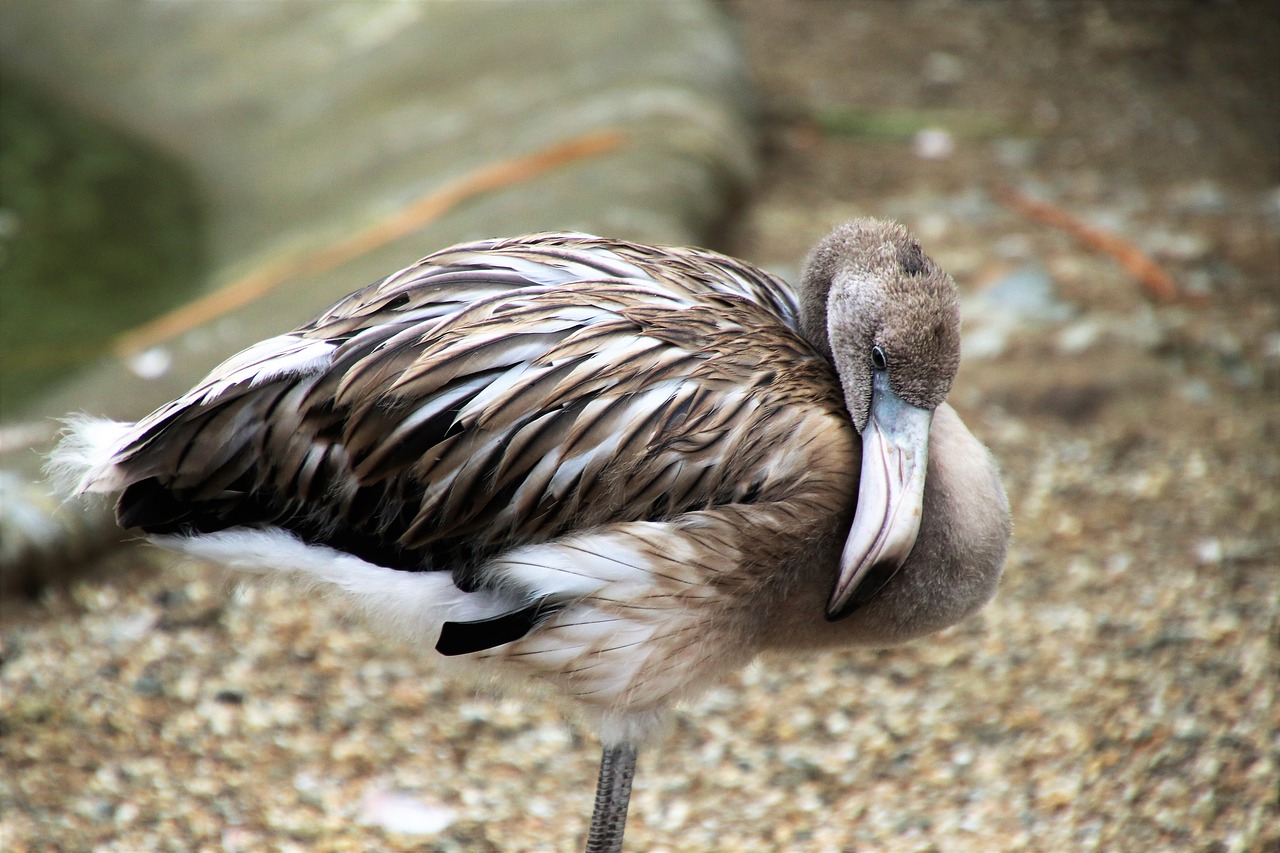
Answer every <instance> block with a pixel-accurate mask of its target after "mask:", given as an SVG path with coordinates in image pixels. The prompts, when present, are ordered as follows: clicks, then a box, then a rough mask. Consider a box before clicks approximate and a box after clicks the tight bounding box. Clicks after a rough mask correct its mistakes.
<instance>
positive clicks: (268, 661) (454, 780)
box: [0, 0, 1280, 853]
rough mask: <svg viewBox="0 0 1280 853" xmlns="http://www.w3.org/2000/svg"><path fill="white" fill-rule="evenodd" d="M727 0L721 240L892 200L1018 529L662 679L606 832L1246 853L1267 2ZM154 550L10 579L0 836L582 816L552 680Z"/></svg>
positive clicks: (46, 841)
mask: <svg viewBox="0 0 1280 853" xmlns="http://www.w3.org/2000/svg"><path fill="white" fill-rule="evenodd" d="M727 8H728V9H729V10H730V11H731V12H732V13H733V14H734V15H735V16H737V17H738V19H739V20H740V21H741V26H742V35H743V40H744V44H745V47H746V49H747V52H748V56H749V58H750V60H751V63H752V66H753V68H754V69H755V71H756V75H757V78H758V84H759V87H760V90H761V93H762V98H763V101H764V105H765V119H766V123H767V129H768V141H769V149H768V152H767V153H768V155H769V156H768V166H767V171H766V173H765V175H764V176H763V178H762V186H761V190H760V192H759V194H758V196H757V197H755V198H753V199H751V200H750V203H749V204H747V205H746V206H745V207H744V209H743V211H742V215H741V217H740V218H739V219H737V220H736V221H734V222H733V223H730V224H729V226H728V228H727V231H726V234H725V244H726V245H727V246H728V247H729V248H730V249H731V250H733V251H734V252H735V253H738V254H741V255H743V256H746V257H749V258H752V259H754V260H757V261H760V262H763V263H766V264H770V265H774V266H778V267H780V268H784V269H791V270H794V268H795V265H796V262H797V260H798V258H799V257H800V256H801V255H802V253H803V251H804V250H805V248H807V246H808V245H809V244H810V243H811V242H812V240H813V239H815V238H816V236H818V235H820V234H821V233H822V232H823V231H824V230H825V229H826V228H827V227H828V226H829V224H830V223H831V222H832V221H834V220H838V219H842V218H846V217H848V216H851V215H858V214H864V213H876V214H882V215H891V216H896V217H899V218H902V219H903V220H904V221H906V222H907V223H908V224H909V225H911V226H912V227H913V228H914V229H915V230H916V231H917V233H918V234H919V235H920V237H921V238H922V240H923V242H924V243H925V245H926V247H927V248H928V249H929V251H930V252H931V253H932V254H934V255H935V257H937V258H938V259H939V260H940V261H941V262H942V263H943V265H944V266H946V267H947V268H948V269H950V270H951V271H952V273H953V274H954V275H955V276H956V278H957V280H958V281H959V282H960V284H961V287H962V289H963V290H964V292H965V294H966V297H967V301H966V309H967V323H968V326H967V335H968V336H967V338H966V345H967V346H969V348H970V351H969V353H968V356H967V359H966V362H965V364H964V366H963V367H962V371H961V375H960V377H959V379H958V381H957V384H956V388H955V391H954V392H953V396H952V399H953V402H954V403H955V405H956V406H957V408H959V409H960V410H961V412H962V414H964V415H965V417H966V419H967V420H968V421H969V422H970V424H971V425H972V427H973V429H974V431H975V432H976V433H978V434H979V435H980V436H981V437H982V438H983V439H984V440H986V441H987V442H988V443H989V444H990V445H991V447H992V448H993V450H994V451H995V453H996V455H997V457H998V458H999V459H1000V460H1001V462H1002V464H1003V466H1004V468H1005V470H1006V481H1007V485H1008V488H1009V492H1010V497H1011V499H1012V505H1013V509H1014V513H1015V521H1016V539H1015V543H1014V547H1013V549H1012V551H1011V553H1010V557H1009V562H1008V567H1007V573H1006V577H1005V580H1004V583H1003V585H1002V587H1001V590H1000V593H999V596H998V597H997V599H996V601H995V602H994V603H993V604H992V605H991V606H989V607H988V608H987V609H986V610H985V611H984V612H983V613H982V614H981V615H980V616H978V617H976V618H974V619H971V620H970V621H968V622H966V623H965V624H963V625H961V626H958V627H957V628H954V629H952V630H950V631H948V632H945V633H944V634H942V635H941V636H940V637H938V638H936V639H934V640H932V641H930V642H927V643H921V644H918V645H914V646H911V647H907V648H902V649H895V650H887V651H880V652H863V653H856V654H855V653H846V654H838V655H826V656H821V657H817V658H814V659H810V660H804V661H799V662H795V661H786V662H781V661H764V662H762V663H760V664H758V665H755V666H753V667H752V668H750V669H749V670H747V671H746V672H745V673H743V674H742V675H741V676H739V677H736V678H733V679H731V680H730V681H728V682H727V683H726V684H724V685H723V686H721V687H718V688H716V689H715V690H713V691H712V693H710V694H709V695H708V696H707V697H706V698H704V699H703V700H701V701H699V702H698V703H696V704H694V705H693V706H691V707H690V708H688V709H686V710H685V711H684V712H683V713H682V714H681V715H680V717H679V721H678V723H677V725H676V726H675V727H674V729H673V730H672V732H671V735H670V737H669V738H668V739H667V740H666V741H665V742H664V743H663V744H662V745H661V746H659V747H657V748H655V749H653V750H651V751H650V752H648V753H646V754H643V755H642V756H641V762H640V769H639V777H638V781H637V786H636V791H635V797H634V800H633V804H632V822H631V827H630V831H629V836H628V839H629V848H630V849H635V850H664V849H665V850H744V851H745V850H759V851H772V850H881V851H934V850H937V851H968V850H973V851H989V850H1011V851H1012V850H1026V851H1064V850H1103V851H1133V850H1143V851H1183V850H1197V851H1215V853H1216V851H1264V850H1277V849H1280V812H1278V805H1277V793H1276V779H1277V778H1278V777H1280V760H1278V758H1277V755H1278V754H1280V734H1277V732H1280V708H1278V707H1277V704H1276V701H1275V691H1276V687H1275V685H1276V683H1277V681H1278V680H1280V506H1278V504H1280V495H1278V489H1277V485H1278V483H1280V452H1278V450H1277V447H1278V446H1280V279H1278V277H1277V269H1278V268H1280V266H1278V262H1280V248H1278V247H1280V190H1278V188H1277V185H1278V184H1280V162H1278V160H1280V149H1278V148H1277V140H1278V139H1280V133H1278V129H1280V120H1278V119H1277V93H1278V92H1280V88H1278V87H1277V85H1276V77H1275V75H1276V72H1275V70H1274V69H1271V68H1270V66H1269V65H1268V64H1267V62H1266V61H1265V60H1264V59H1263V57H1265V56H1267V55H1270V56H1271V57H1274V56H1275V55H1276V51H1277V46H1278V44H1280V41H1278V38H1277V31H1278V27H1277V25H1276V23H1275V20H1274V15H1273V14H1272V15H1271V16H1270V18H1271V20H1265V19H1264V18H1263V16H1262V15H1261V12H1259V11H1258V10H1260V9H1261V8H1262V6H1261V5H1248V4H1245V5H1231V6H1227V5H1211V6H1206V5H1202V4H1191V3H1186V4H1182V3H1177V4H1158V7H1157V6H1153V5H1151V4H1144V6H1143V8H1144V9H1146V10H1147V11H1146V13H1144V14H1142V15H1136V14H1128V15H1126V14H1124V13H1123V11H1115V10H1113V9H1111V7H1110V6H1109V5H1108V4H1069V6H1068V4H1062V5H1061V6H1060V5H1058V4H1028V5H1027V7H1026V8H1028V9H1030V10H1031V11H1024V10H1023V7H1022V6H1018V7H1016V8H1015V7H1014V5H1013V4H985V3H979V4H974V3H966V4H959V3H956V4H946V3H933V4H923V3H912V4H902V5H899V4H889V3H883V4H853V3H848V4H845V3H808V2H791V3H786V4H782V3H771V2H768V0H752V2H746V1H745V0H744V1H743V2H732V3H729V4H727ZM1152 9H1155V11H1156V12H1158V13H1159V14H1151V13H1150V12H1151V10H1152ZM1036 10H1039V11H1036ZM1055 10H1056V11H1055ZM1064 10H1065V11H1064ZM1255 13H1256V14H1255ZM891 106H892V107H897V108H909V109H911V110H913V111H921V110H963V111H966V113H972V114H974V115H978V116H980V117H981V118H982V121H979V122H978V123H977V127H978V130H976V131H973V132H967V133H963V134H962V133H955V134H953V135H952V137H951V138H950V142H951V143H952V145H953V148H952V150H951V151H950V153H949V154H947V155H946V156H944V157H940V158H936V159H925V158H922V157H921V156H919V153H920V152H921V151H925V153H928V152H929V151H930V150H932V152H933V153H935V154H936V153H940V151H941V150H943V149H945V148H946V145H945V144H943V143H945V142H946V141H947V140H946V139H945V138H944V139H942V140H941V141H939V139H938V138H937V137H932V141H930V138H929V137H926V138H924V139H917V138H915V136H914V131H911V130H909V131H906V132H903V131H902V130H901V129H893V128H890V129H889V130H886V129H885V128H884V127H883V126H880V127H879V129H877V130H876V131H875V132H874V133H873V134H872V135H870V136H868V135H866V132H865V124H864V125H860V127H863V128H864V129H863V130H861V131H859V133H856V134H850V133H835V132H831V131H830V130H828V131H827V132H823V131H822V130H821V127H820V124H819V122H818V121H817V120H815V118H814V117H815V116H816V115H818V116H821V117H825V118H824V119H823V120H825V121H826V122H827V127H828V128H830V127H832V126H833V124H832V122H833V121H834V120H833V119H832V118H831V115H832V114H833V113H834V114H838V113H840V111H842V110H843V111H846V112H847V111H848V110H849V109H851V108H854V107H857V108H860V109H865V108H886V107H891ZM908 118H909V119H911V120H912V121H914V120H915V119H916V118H918V114H917V115H913V116H908ZM934 123H935V122H931V121H929V122H926V125H928V124H934ZM943 123H945V122H943ZM908 126H910V122H908ZM992 127H995V128H996V129H995V130H991V129H990V128H992ZM1014 131H1016V132H1014ZM940 144H941V145H942V149H939V148H938V146H939V145H940ZM918 145H924V146H925V147H924V148H923V149H922V148H917V146H918ZM930 145H932V146H933V147H932V149H930V147H929V146H930ZM1002 183H1008V184H1012V185H1013V186H1016V187H1018V188H1020V189H1021V190H1022V191H1024V192H1026V193H1029V194H1031V195H1034V196H1035V197H1036V198H1039V199H1041V200H1044V201H1048V202H1052V203H1053V204H1054V205H1056V206H1057V207H1058V208H1060V209H1062V210H1064V211H1067V212H1069V213H1070V214H1072V215H1073V216H1075V217H1079V218H1080V219H1081V220H1083V221H1085V222H1088V223H1091V224H1092V225H1095V226H1098V227H1102V228H1105V229H1107V230H1108V231H1109V232H1110V233H1115V234H1118V235H1121V236H1123V237H1124V238H1125V240H1127V241H1128V242H1130V243H1132V244H1133V245H1134V246H1136V247H1138V248H1139V249H1140V250H1141V251H1143V252H1144V253H1145V254H1147V255H1148V256H1149V257H1152V258H1154V259H1155V260H1156V261H1158V262H1159V263H1160V264H1161V265H1162V267H1163V268H1164V269H1166V270H1167V271H1168V272H1169V273H1170V275H1171V276H1172V277H1173V279H1174V280H1175V281H1176V282H1177V283H1178V286H1179V287H1180V289H1181V290H1182V291H1183V294H1184V295H1183V297H1181V298H1180V299H1178V300H1176V301H1172V302H1162V301H1157V300H1153V299H1152V298H1151V297H1149V296H1148V295H1147V294H1146V293H1145V292H1144V291H1143V289H1142V287H1141V286H1140V285H1139V283H1138V282H1137V281H1136V279H1135V278H1134V277H1133V276H1132V275H1130V274H1129V273H1128V272H1126V271H1125V270H1124V269H1123V268H1122V267H1121V266H1120V265H1119V264H1118V263H1117V262H1116V260H1115V259H1114V258H1112V257H1110V256H1108V255H1105V254H1099V253H1096V252H1093V251H1090V250H1088V249H1086V248H1085V247H1083V246H1082V245H1081V244H1080V243H1079V242H1077V241H1076V240H1075V239H1073V238H1072V237H1070V236H1068V235H1066V234H1064V233H1062V232H1061V231H1059V230H1056V229H1053V228H1050V227H1047V226H1045V225H1043V224H1040V223H1037V222H1034V221H1032V220H1031V219H1029V218H1028V217H1027V216H1026V215H1024V214H1022V213H1018V212H1016V211H1013V210H1011V209H1009V208H1007V207H1005V206H1003V205H1001V204H1000V203H998V202H997V201H996V200H995V196H994V195H993V194H992V192H991V187H992V186H994V185H998V184H1002ZM1028 282H1031V284H1028ZM1037 287H1039V288H1040V290H1037V289H1036V288H1037ZM1001 288H1003V289H1001ZM1046 288H1047V289H1046ZM993 290H994V291H995V292H997V293H1004V294H1009V293H1015V294H1023V295H1026V293H1027V292H1031V296H1032V297H1034V298H1030V297H1029V298H1028V299H1026V300H1024V304H1023V305H1022V307H1021V308H1019V309H1018V310H1012V309H1009V310H1006V309H1007V305H1006V306H1005V307H1000V306H1001V305H1004V303H1002V302H999V301H997V300H995V299H994V298H993V297H991V296H990V294H991V293H992V292H993ZM161 564H162V561H161V560H160V559H159V558H157V557H155V556H154V555H151V554H148V553H145V552H139V551H133V552H129V553H125V554H120V555H117V556H115V557H113V558H111V559H109V560H107V561H104V563H103V565H102V566H101V567H100V570H99V571H98V572H96V573H95V575H94V576H92V577H91V578H89V579H87V580H85V581H83V582H80V583H77V584H75V585H73V586H72V587H71V588H69V589H68V590H65V591H55V592H50V593H48V594H46V595H45V596H43V597H42V598H41V599H40V600H39V601H37V602H34V603H32V604H30V605H28V606H25V607H24V608H22V609H21V611H19V612H10V611H8V610H7V611H6V613H5V626H4V631H3V632H2V633H0V638H2V641H3V644H4V645H3V647H0V662H2V663H3V669H0V677H2V678H3V682H2V683H0V686H2V687H3V689H4V697H3V702H4V716H3V719H2V720H0V751H2V755H0V757H2V758H3V762H4V766H5V768H6V769H5V773H4V777H5V778H4V779H3V780H0V795H2V796H3V800H0V803H2V804H3V813H0V827H2V829H3V833H4V835H3V836H0V846H4V847H5V848H6V849H12V850H90V849H103V850H197V849H198V850H266V849H277V850H373V849H386V850H407V849H428V850H552V849H570V848H572V847H573V846H574V845H576V844H578V843H579V842H580V840H581V838H582V837H583V834H584V832H585V820H586V816H587V813H588V809H589V804H590V798H591V788H592V785H593V782H594V773H595V762H596V749H595V744H594V743H593V742H592V741H591V740H590V739H589V738H587V737H585V736H583V735H581V734H580V733H577V732H574V731H573V730H571V729H569V728H567V727H566V726H564V725H563V724H562V723H561V722H560V720H559V717H558V714H557V712H556V710H555V708H554V706H553V705H551V704H550V703H547V702H544V701H541V700H538V699H534V698H505V699H503V698H495V697H492V696H489V695H487V694H485V693H483V692H479V691H476V690H475V689H473V688H469V687H462V686H459V685H455V684H451V683H447V682H441V681H440V680H439V679H437V678H436V677H435V676H434V675H433V674H432V672H431V669H430V667H429V665H428V664H427V663H425V662H423V661H421V660H419V659H418V658H417V657H416V656H415V654H414V653H413V650H406V649H404V648H402V647H392V646H388V645H387V644H385V643H383V642H381V641H380V640H378V639H377V638H375V637H374V636H373V635H371V634H370V633H368V632H367V631H366V630H365V629H364V628H362V627H361V626H359V625H355V624H352V623H350V622H348V621H347V620H345V619H344V617H343V616H342V614H341V613H340V612H338V610H337V609H336V608H332V607H330V606H328V605H327V604H325V603H323V602H320V603H313V602H312V601H311V600H308V601H307V603H306V605H305V606H303V605H301V604H299V603H298V602H299V600H298V599H297V598H296V597H295V595H294V594H293V593H290V592H288V591H285V590H273V589H252V590H248V591H245V592H242V593H239V594H230V593H229V590H228V587H227V586H226V584H225V582H224V581H223V580H222V579H221V576H220V575H219V574H218V573H216V572H215V571H213V570H211V569H209V568H208V567H202V566H190V565H189V566H183V567H179V568H176V569H173V568H168V567H166V568H165V570H164V571H160V570H159V567H160V565H161ZM397 809H398V810H397ZM388 815H402V816H404V818H405V819H406V820H410V821H414V822H416V823H414V824H413V826H415V827H416V828H417V829H419V830H422V829H424V828H426V827H427V825H428V824H430V823H431V822H432V821H435V822H436V824H437V827H438V829H437V830H436V831H435V832H426V833H419V834H414V833H409V832H402V831H397V830H395V829H389V828H388V826H389V825H390V824H391V822H392V818H390V817H388Z"/></svg>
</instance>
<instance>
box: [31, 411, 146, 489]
mask: <svg viewBox="0 0 1280 853" xmlns="http://www.w3.org/2000/svg"><path fill="white" fill-rule="evenodd" d="M64 424H65V429H64V431H63V437H62V440H61V441H59V442H58V446H57V447H55V448H54V450H53V452H52V453H50V454H49V461H48V463H47V464H46V465H45V473H46V475H47V476H48V478H49V482H50V483H51V484H53V487H54V490H55V492H56V493H57V494H58V495H60V496H61V497H63V498H64V499H70V498H73V497H77V496H79V495H83V494H85V493H86V492H107V493H111V492H118V491H120V490H122V489H123V488H124V487H125V486H126V485H127V482H126V481H125V479H124V478H123V476H122V473H121V472H120V471H119V470H118V468H117V467H116V463H117V462H118V459H119V454H120V452H121V451H122V450H123V449H124V447H125V446H127V445H128V443H129V441H130V440H131V439H132V436H133V430H134V427H135V426H136V425H135V424H131V423H126V422H123V421H112V420H106V419H104V418H92V417H88V416H86V415H78V416H74V417H70V418H67V419H66V421H64Z"/></svg>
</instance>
